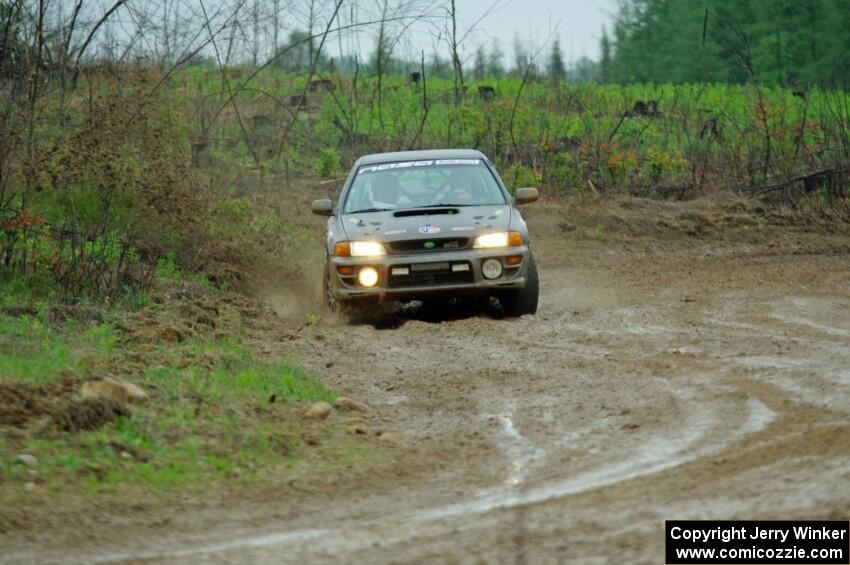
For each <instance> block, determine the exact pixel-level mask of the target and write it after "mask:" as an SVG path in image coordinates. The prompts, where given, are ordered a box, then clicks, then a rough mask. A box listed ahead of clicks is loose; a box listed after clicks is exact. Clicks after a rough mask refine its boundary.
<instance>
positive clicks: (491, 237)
mask: <svg viewBox="0 0 850 565" xmlns="http://www.w3.org/2000/svg"><path fill="white" fill-rule="evenodd" d="M520 245H522V234H521V233H519V232H518V231H512V232H504V231H503V232H496V233H488V234H486V235H480V236H478V237H477V238H475V244H474V247H475V248H476V249H487V248H492V247H509V246H510V247H518V246H520Z"/></svg>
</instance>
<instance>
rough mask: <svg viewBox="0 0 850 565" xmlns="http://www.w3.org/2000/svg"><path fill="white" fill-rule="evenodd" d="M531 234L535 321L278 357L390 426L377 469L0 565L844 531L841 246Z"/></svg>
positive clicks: (458, 556) (846, 471)
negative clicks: (538, 287)
mask: <svg viewBox="0 0 850 565" xmlns="http://www.w3.org/2000/svg"><path fill="white" fill-rule="evenodd" d="M532 220H534V217H532ZM532 225H534V224H532ZM559 226H560V227H559ZM536 229H537V231H538V232H539V233H538V237H539V238H540V241H539V243H538V245H537V251H536V252H537V255H538V261H539V264H540V267H541V284H542V291H541V292H542V303H541V306H540V310H539V313H538V314H537V315H536V316H533V317H525V318H522V319H517V320H510V321H507V320H499V319H497V318H495V317H493V316H492V315H489V314H484V315H464V316H460V317H458V318H456V319H448V318H446V317H445V316H439V315H437V316H432V317H430V318H429V317H427V316H425V317H424V319H423V316H422V315H420V314H417V313H416V312H413V313H411V314H408V315H402V316H400V317H399V318H398V319H397V320H396V321H395V322H394V323H392V324H389V327H384V328H375V327H373V326H372V325H368V324H364V325H357V326H353V327H351V326H344V325H323V324H320V325H317V326H312V327H309V328H307V329H305V330H303V334H304V335H303V338H302V339H299V340H296V341H295V342H293V343H291V344H287V345H286V346H280V347H286V348H288V354H289V355H291V356H293V357H294V358H296V359H298V360H299V361H301V362H303V363H304V364H305V365H307V366H309V367H312V368H313V369H314V370H315V371H317V372H319V373H320V374H322V375H324V378H325V380H326V381H327V382H328V384H329V385H330V386H332V387H334V388H335V389H336V390H338V391H339V392H340V394H346V395H350V396H353V397H355V398H359V399H363V400H365V401H366V402H368V403H369V404H371V405H372V406H373V407H374V413H373V414H372V415H371V425H372V426H374V427H375V428H378V427H381V428H384V429H388V430H392V431H393V433H394V434H397V435H396V438H395V439H394V440H391V441H394V442H395V445H396V450H395V456H396V457H397V463H396V464H395V465H392V466H390V467H388V469H390V470H389V471H387V472H386V473H385V474H383V475H381V476H378V477H374V478H373V480H372V481H366V482H364V481H360V482H358V483H357V484H351V485H348V484H346V483H345V482H344V481H343V482H340V483H339V484H337V485H335V487H333V488H327V489H325V490H323V491H321V492H315V491H314V492H309V493H304V494H303V496H297V495H295V496H293V495H288V496H287V498H286V499H282V498H281V499H276V498H275V496H274V494H273V493H265V494H264V495H263V496H262V497H259V496H255V497H253V498H252V499H251V500H248V501H244V502H242V503H233V504H231V506H229V507H228V508H221V507H216V506H214V505H213V506H211V507H210V508H205V509H201V510H199V511H198V512H197V513H193V514H192V515H186V514H185V513H182V514H175V515H169V517H168V520H166V521H165V523H161V522H162V520H160V521H157V520H156V519H154V518H155V517H150V516H148V517H147V518H146V519H143V520H139V522H140V523H139V524H134V523H129V524H123V525H121V524H119V525H115V524H112V525H109V526H106V525H105V526H104V527H108V528H112V529H113V530H115V531H116V532H123V533H122V534H121V535H119V536H118V537H117V538H109V537H108V536H106V537H105V536H100V537H96V538H94V539H92V541H85V538H83V539H82V540H81V541H79V543H77V544H75V547H74V549H73V551H68V550H67V548H63V547H61V546H60V545H58V544H57V543H55V542H54V543H50V542H46V543H45V544H43V545H42V546H41V548H40V549H34V548H33V547H32V546H31V545H30V546H26V545H22V546H21V548H20V549H19V550H13V551H12V552H11V553H10V554H9V555H11V556H13V557H14V556H17V557H21V558H24V557H38V558H40V559H46V560H50V559H56V560H68V559H70V560H80V561H96V560H103V561H123V560H127V561H134V562H135V561H169V562H173V561H179V562H186V563H196V562H246V561H255V562H256V561H260V562H268V561H274V562H339V561H348V562H368V563H397V562H423V561H436V562H461V561H463V562H468V561H473V562H478V561H480V562H518V563H548V562H570V563H659V562H660V560H661V559H662V557H661V556H662V555H663V523H664V520H665V519H686V518H695V519H703V518H717V519H735V518H740V519H751V518H776V519H779V518H784V519H790V518H832V519H842V520H844V519H847V518H848V515H850V239H848V238H847V236H846V235H843V236H842V235H840V234H838V235H835V234H834V235H831V236H824V237H808V236H806V235H805V234H802V235H801V234H800V233H796V234H792V235H789V236H788V237H787V238H786V239H776V238H774V237H773V236H771V237H759V238H756V239H753V238H745V237H741V238H737V237H730V236H728V235H724V236H722V237H717V238H711V237H708V238H692V239H689V240H688V241H687V242H686V243H684V244H683V243H680V242H679V243H677V242H676V241H674V240H668V239H663V238H662V239H642V240H636V239H634V238H632V237H631V236H630V235H629V234H628V233H625V234H624V235H623V236H622V237H619V236H617V237H614V236H611V237H608V238H604V237H603V238H600V239H599V240H598V241H597V240H594V239H593V238H586V239H584V240H582V241H581V242H579V243H576V242H574V241H572V242H571V236H570V234H571V233H573V231H572V230H573V229H574V228H573V227H572V226H570V225H564V224H563V222H562V221H561V220H558V219H553V218H549V217H547V216H545V215H544V214H540V216H539V222H538V225H537V227H536ZM573 239H575V238H573ZM160 518H161V517H160ZM116 540H120V541H116ZM16 551H17V553H16Z"/></svg>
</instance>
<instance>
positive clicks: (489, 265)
mask: <svg viewBox="0 0 850 565" xmlns="http://www.w3.org/2000/svg"><path fill="white" fill-rule="evenodd" d="M481 274H483V275H484V278H485V279H498V278H499V277H501V276H502V262H501V261H499V260H498V259H487V260H486V261H484V263H482V264H481Z"/></svg>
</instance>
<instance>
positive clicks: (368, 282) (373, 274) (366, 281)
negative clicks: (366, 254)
mask: <svg viewBox="0 0 850 565" xmlns="http://www.w3.org/2000/svg"><path fill="white" fill-rule="evenodd" d="M357 281H358V282H359V283H360V284H361V285H363V286H365V287H367V288H371V287H373V286H375V285H376V284H378V271H376V270H375V269H374V268H373V267H363V268H362V269H360V270H359V271H358V272H357Z"/></svg>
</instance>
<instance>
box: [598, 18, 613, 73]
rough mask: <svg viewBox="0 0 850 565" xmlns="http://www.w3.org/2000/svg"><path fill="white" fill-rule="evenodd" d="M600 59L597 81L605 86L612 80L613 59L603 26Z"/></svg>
mask: <svg viewBox="0 0 850 565" xmlns="http://www.w3.org/2000/svg"><path fill="white" fill-rule="evenodd" d="M600 51H601V52H602V53H601V57H600V59H599V69H598V80H599V82H601V83H603V84H605V83H608V82H611V81H612V79H613V57H612V54H611V40H610V39H608V32H607V31H605V26H602V40H601V45H600Z"/></svg>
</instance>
